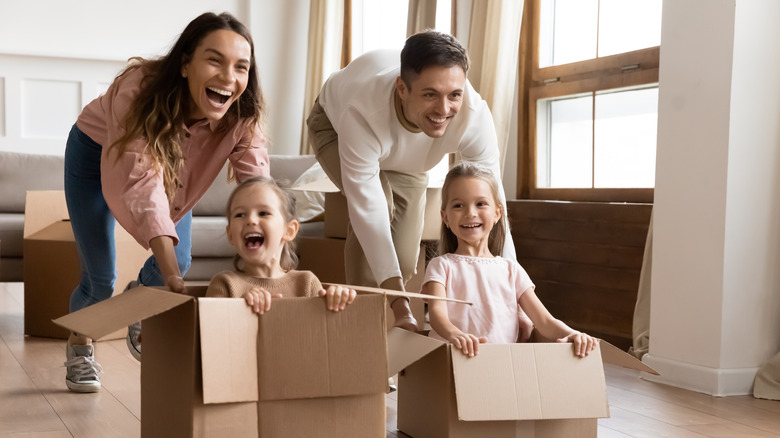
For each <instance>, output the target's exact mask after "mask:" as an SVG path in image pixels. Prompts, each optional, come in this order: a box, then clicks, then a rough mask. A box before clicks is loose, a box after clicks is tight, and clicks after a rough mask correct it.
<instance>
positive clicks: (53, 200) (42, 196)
mask: <svg viewBox="0 0 780 438" xmlns="http://www.w3.org/2000/svg"><path fill="white" fill-rule="evenodd" d="M69 217H70V216H68V207H67V206H66V205H65V192H63V191H62V190H29V191H28V192H27V196H26V197H25V204H24V238H25V239H26V238H27V237H29V236H31V235H33V234H35V233H36V232H38V231H40V230H42V229H44V228H46V227H47V226H49V224H51V223H52V222H58V221H62V220H65V219H68V218H69Z"/></svg>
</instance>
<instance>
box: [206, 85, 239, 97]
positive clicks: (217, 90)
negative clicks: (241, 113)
mask: <svg viewBox="0 0 780 438" xmlns="http://www.w3.org/2000/svg"><path fill="white" fill-rule="evenodd" d="M206 89H207V90H210V91H213V92H215V93H217V94H221V95H223V96H227V97H230V96H232V95H233V92H232V91H227V90H220V89H219V88H213V87H206Z"/></svg>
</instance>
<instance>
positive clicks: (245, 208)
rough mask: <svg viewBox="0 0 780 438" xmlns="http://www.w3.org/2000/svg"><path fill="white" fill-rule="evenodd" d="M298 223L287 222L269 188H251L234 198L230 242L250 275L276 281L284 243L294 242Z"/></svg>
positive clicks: (230, 216) (252, 186)
mask: <svg viewBox="0 0 780 438" xmlns="http://www.w3.org/2000/svg"><path fill="white" fill-rule="evenodd" d="M297 231H298V223H297V221H295V220H292V221H289V222H288V221H287V219H286V218H285V216H284V213H283V211H282V205H281V200H280V199H279V196H278V195H277V194H276V193H275V192H274V190H273V189H271V188H270V187H267V186H264V185H262V184H250V185H249V186H246V187H244V188H242V189H241V190H240V191H239V192H237V193H236V194H235V195H234V196H233V201H232V203H231V205H230V215H229V217H228V225H227V237H228V242H230V244H231V245H233V247H234V248H235V249H236V252H237V253H238V255H239V256H240V257H241V259H242V260H243V261H244V270H245V271H246V273H247V274H250V275H255V276H260V277H271V278H272V277H276V276H279V275H282V274H283V273H284V271H283V270H282V268H281V266H280V265H279V261H280V259H281V255H282V250H283V248H284V244H285V242H288V241H291V240H292V239H294V238H295V234H296V233H297Z"/></svg>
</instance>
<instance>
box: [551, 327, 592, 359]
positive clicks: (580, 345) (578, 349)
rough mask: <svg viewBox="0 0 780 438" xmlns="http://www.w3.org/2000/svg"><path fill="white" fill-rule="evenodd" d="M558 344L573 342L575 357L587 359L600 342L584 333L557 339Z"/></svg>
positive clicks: (575, 333)
mask: <svg viewBox="0 0 780 438" xmlns="http://www.w3.org/2000/svg"><path fill="white" fill-rule="evenodd" d="M556 342H571V343H572V344H574V345H573V348H574V355H575V356H577V357H585V356H587V355H588V354H590V352H591V351H593V349H594V348H596V344H597V343H598V342H599V341H598V340H596V338H594V337H593V336H590V335H587V334H585V333H582V332H574V333H571V334H570V335H569V336H566V337H564V338H560V339H557V340H556Z"/></svg>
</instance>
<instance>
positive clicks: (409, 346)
mask: <svg viewBox="0 0 780 438" xmlns="http://www.w3.org/2000/svg"><path fill="white" fill-rule="evenodd" d="M415 338H419V339H415ZM437 343H438V346H437V345H436V344H437ZM399 346H400V347H399ZM388 349H389V351H390V353H389V354H390V362H389V364H390V365H389V367H390V369H391V372H392V371H393V370H398V369H400V368H404V370H403V371H402V372H400V374H399V376H400V379H399V380H400V381H399V393H398V429H399V430H400V431H402V432H404V433H406V434H407V435H410V436H412V437H433V438H437V437H442V438H443V437H473V436H480V437H502V438H503V437H507V438H510V437H511V438H515V437H562V436H566V437H595V436H596V434H597V426H598V424H597V419H598V418H605V417H608V416H609V404H608V402H607V395H606V383H605V380H604V371H603V366H602V362H607V361H609V362H610V363H616V364H618V365H620V366H624V367H629V368H634V369H641V370H650V371H651V372H653V373H654V372H655V371H653V370H652V369H650V368H649V367H647V366H646V365H644V364H641V362H639V361H637V360H636V359H633V358H631V357H630V356H628V355H627V354H626V353H624V352H622V351H620V350H619V349H617V348H616V347H614V346H612V345H610V344H608V343H606V342H604V341H601V342H600V345H599V347H597V348H596V350H594V351H593V352H591V354H590V355H589V356H588V357H586V358H582V359H580V358H577V357H575V356H574V355H573V354H572V350H571V349H572V347H571V345H570V344H558V343H530V344H483V345H480V349H479V355H477V356H476V357H474V358H468V357H465V356H464V355H463V354H461V353H460V352H459V351H458V350H453V349H452V347H451V345H450V344H447V343H443V342H440V341H437V340H435V339H431V338H426V337H423V336H421V335H417V334H413V333H409V332H401V331H397V332H396V331H391V332H390V333H389V334H388ZM399 349H403V351H402V352H400V353H399ZM602 354H603V357H602ZM393 356H398V358H397V359H395V358H393ZM624 356H625V357H624ZM415 358H418V359H419V360H416V361H415ZM409 363H411V365H408V366H405V364H409Z"/></svg>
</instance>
